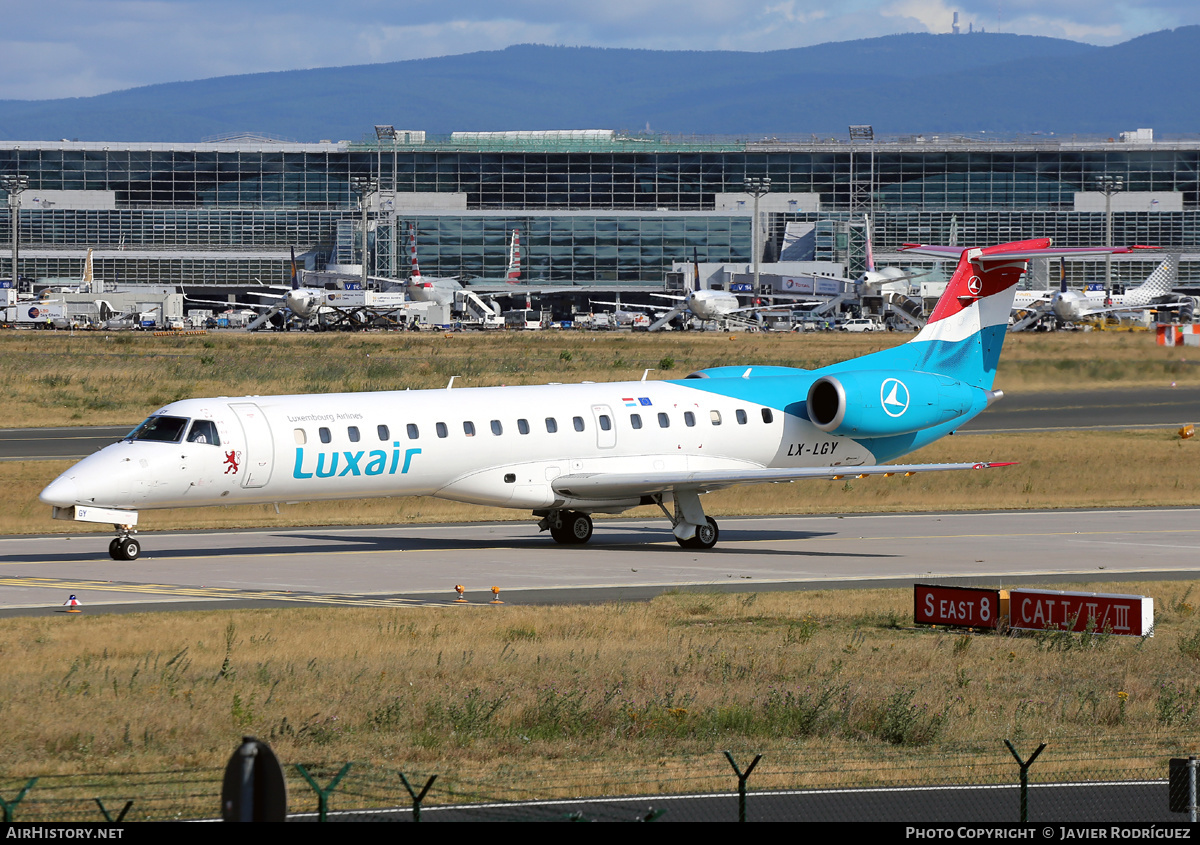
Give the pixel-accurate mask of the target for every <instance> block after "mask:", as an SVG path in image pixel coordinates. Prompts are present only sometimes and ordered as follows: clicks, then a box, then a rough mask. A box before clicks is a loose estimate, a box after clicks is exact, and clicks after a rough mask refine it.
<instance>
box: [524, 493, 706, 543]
mask: <svg viewBox="0 0 1200 845" xmlns="http://www.w3.org/2000/svg"><path fill="white" fill-rule="evenodd" d="M668 498H669V499H673V504H674V505H675V509H674V513H672V512H671V511H670V510H668V509H667V501H668ZM650 500H651V501H652V502H653V503H654V504H656V505H658V507H659V509H660V510H661V511H662V512H663V515H664V516H666V518H667V519H669V520H671V533H672V534H674V535H675V542H676V543H678V544H679V546H680V547H681V548H684V549H711V548H712V547H713V546H715V545H716V544H717V540H719V539H720V537H721V529H719V528H718V527H717V521H716V520H715V519H713V518H712V517H711V516H705V515H704V509H703V508H701V506H700V494H699V493H698V492H697V491H695V490H676V491H674V492H673V494H672V493H666V494H664V493H657V494H654V495H653V496H650ZM646 503H647V504H649V502H646ZM535 516H541V517H542V519H541V521H540V522H538V527H539V528H540V529H541V530H543V531H549V532H550V536H551V537H553V538H554V541H555V542H556V543H561V544H563V545H564V546H575V545H581V544H583V543H586V542H587V541H588V540H590V539H592V518H591V516H589V515H588V514H586V513H580V512H579V511H568V510H555V511H550V512H548V513H547V512H546V511H541V512H538V513H535Z"/></svg>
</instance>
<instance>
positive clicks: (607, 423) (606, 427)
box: [600, 414, 612, 431]
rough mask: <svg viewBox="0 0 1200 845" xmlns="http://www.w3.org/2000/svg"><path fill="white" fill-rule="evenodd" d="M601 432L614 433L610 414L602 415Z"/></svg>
mask: <svg viewBox="0 0 1200 845" xmlns="http://www.w3.org/2000/svg"><path fill="white" fill-rule="evenodd" d="M600 430H601V431H612V420H611V419H609V417H608V414H601V415H600Z"/></svg>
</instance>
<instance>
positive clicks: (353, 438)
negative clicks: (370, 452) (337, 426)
mask: <svg viewBox="0 0 1200 845" xmlns="http://www.w3.org/2000/svg"><path fill="white" fill-rule="evenodd" d="M346 434H347V435H348V436H349V437H350V442H351V443H357V442H358V426H356V425H352V426H350V427H349V428H347V429H346Z"/></svg>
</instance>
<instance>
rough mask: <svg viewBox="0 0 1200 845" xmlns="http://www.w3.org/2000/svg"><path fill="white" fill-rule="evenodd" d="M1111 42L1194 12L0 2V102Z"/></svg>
mask: <svg viewBox="0 0 1200 845" xmlns="http://www.w3.org/2000/svg"><path fill="white" fill-rule="evenodd" d="M956 11H957V12H958V13H959V22H960V26H961V28H962V30H963V31H964V32H965V31H966V29H967V25H968V24H969V23H973V24H974V26H975V28H976V29H980V28H983V29H986V30H987V31H989V32H1012V33H1018V34H1022V35H1050V36H1057V37H1061V38H1070V39H1073V40H1076V41H1086V42H1089V43H1092V44H1115V43H1118V42H1121V41H1125V40H1128V39H1129V38H1132V37H1135V36H1138V35H1142V34H1145V33H1147V32H1154V31H1156V30H1160V29H1169V28H1172V27H1177V26H1183V25H1188V24H1198V23H1200V3H1196V2H1195V0H993V1H992V2H976V0H968V2H960V3H950V2H944V0H843V1H842V2H832V3H831V2H830V0H603V2H594V0H593V2H587V3H577V2H572V0H566V1H565V2H564V0H487V2H483V0H471V2H455V0H449V2H447V1H446V0H287V2H281V0H40V2H29V0H20V2H18V0H0V12H2V13H3V18H0V20H2V21H3V26H2V27H0V56H2V57H3V61H4V72H3V74H0V99H27V100H33V99H46V98H53V97H86V96H91V95H93V94H102V93H105V92H107V91H115V90H119V89H122V88H133V87H136V86H139V85H149V84H153V83H156V82H176V81H180V80H189V79H204V78H208V77H213V76H225V75H229V74H239V73H256V72H260V71H275V70H294V69H298V68H314V67H331V66H337V65H351V64H364V63H371V62H387V61H397V60H401V59H420V58H427V57H430V56H444V55H453V54H456V53H469V52H474V51H476V50H496V49H502V48H504V47H507V46H509V45H512V44H523V43H537V44H561V45H569V46H591V47H638V48H648V49H662V50H687V49H691V50H755V51H760V50H780V49H785V48H788V47H802V46H807V45H810V44H820V43H823V42H827V41H846V40H850V39H854V38H869V37H874V36H878V35H891V34H895V33H901V32H949V31H950V24H951V20H952V17H953V13H954V12H956Z"/></svg>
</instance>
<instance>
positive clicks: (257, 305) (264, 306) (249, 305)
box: [187, 296, 283, 311]
mask: <svg viewBox="0 0 1200 845" xmlns="http://www.w3.org/2000/svg"><path fill="white" fill-rule="evenodd" d="M187 301H188V302H196V303H199V304H200V305H220V306H223V307H225V308H232V309H234V310H237V309H239V308H245V309H250V310H254V309H261V310H263V311H270V310H271V309H272V308H274V309H276V310H278V309H279V308H280V307H281V303H282V301H283V298H282V297H280V301H279V302H273V303H266V302H222V301H221V300H219V299H196V298H194V297H191V296H189V297H188V298H187Z"/></svg>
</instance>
